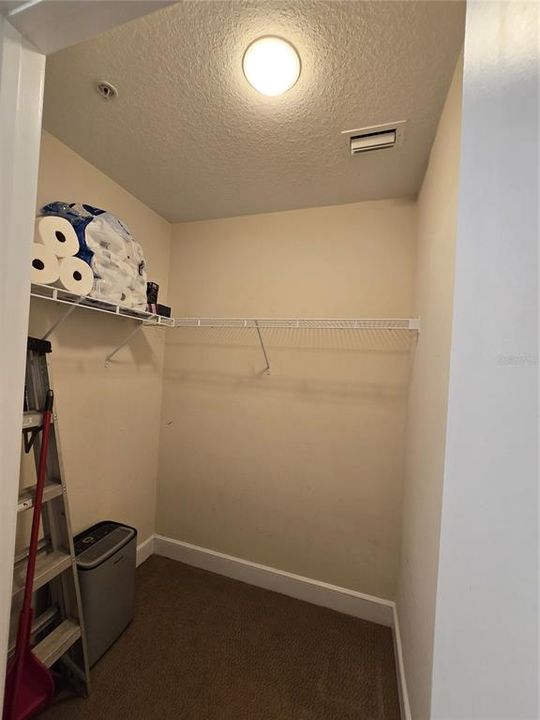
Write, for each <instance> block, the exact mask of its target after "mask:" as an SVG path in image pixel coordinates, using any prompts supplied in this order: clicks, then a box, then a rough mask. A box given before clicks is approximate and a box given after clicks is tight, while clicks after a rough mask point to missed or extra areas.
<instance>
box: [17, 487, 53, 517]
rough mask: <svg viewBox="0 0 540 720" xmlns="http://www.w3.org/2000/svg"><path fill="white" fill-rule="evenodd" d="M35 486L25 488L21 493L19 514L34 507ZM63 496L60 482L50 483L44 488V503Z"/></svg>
mask: <svg viewBox="0 0 540 720" xmlns="http://www.w3.org/2000/svg"><path fill="white" fill-rule="evenodd" d="M35 491H36V488H35V486H32V487H29V488H25V489H24V490H23V491H22V492H20V493H19V502H18V503H17V512H24V511H25V510H29V509H30V508H32V507H34V495H35ZM61 494H62V485H61V484H60V483H59V482H49V483H47V484H46V485H45V487H44V488H43V502H44V503H46V502H49V501H50V500H53V499H54V498H55V497H59V496H60V495H61Z"/></svg>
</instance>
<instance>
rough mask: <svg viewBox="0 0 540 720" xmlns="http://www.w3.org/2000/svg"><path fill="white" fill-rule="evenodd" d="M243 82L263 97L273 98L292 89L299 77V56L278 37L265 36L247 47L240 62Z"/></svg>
mask: <svg viewBox="0 0 540 720" xmlns="http://www.w3.org/2000/svg"><path fill="white" fill-rule="evenodd" d="M242 67H243V69H244V75H245V76H246V80H247V81H248V82H249V84H250V85H252V86H253V87H254V88H255V90H258V91H259V92H260V93H262V94H263V95H269V96H273V97H275V96H276V95H282V94H283V93H284V92H286V91H287V90H289V89H290V88H292V86H293V85H294V84H295V82H296V81H297V80H298V78H299V77H300V69H301V65H300V56H299V55H298V53H297V52H296V49H295V48H294V47H293V46H292V45H291V44H290V43H289V42H287V41H286V40H283V38H280V37H274V36H266V37H261V38H259V39H258V40H255V41H254V42H252V43H251V45H249V47H248V49H247V50H246V52H245V53H244V59H243V61H242Z"/></svg>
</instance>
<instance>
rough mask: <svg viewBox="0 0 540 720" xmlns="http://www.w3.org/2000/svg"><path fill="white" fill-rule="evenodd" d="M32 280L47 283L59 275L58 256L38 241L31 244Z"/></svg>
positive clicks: (56, 278)
mask: <svg viewBox="0 0 540 720" xmlns="http://www.w3.org/2000/svg"><path fill="white" fill-rule="evenodd" d="M31 277H32V282H33V283H41V284H42V285H48V284H50V283H55V282H56V281H57V280H58V278H59V277H60V265H59V263H58V258H57V257H56V255H54V254H53V253H52V252H51V251H50V250H49V248H48V247H45V245H41V244H40V243H33V245H32V273H31Z"/></svg>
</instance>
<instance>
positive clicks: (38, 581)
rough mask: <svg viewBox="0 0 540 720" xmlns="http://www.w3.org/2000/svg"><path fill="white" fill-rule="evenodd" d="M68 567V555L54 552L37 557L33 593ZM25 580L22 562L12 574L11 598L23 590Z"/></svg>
mask: <svg viewBox="0 0 540 720" xmlns="http://www.w3.org/2000/svg"><path fill="white" fill-rule="evenodd" d="M69 567H71V556H70V555H69V553H65V552H60V551H59V550H55V551H54V552H50V553H44V554H42V555H38V557H37V562H36V574H35V576H34V592H35V591H36V590H38V589H39V588H40V587H43V585H45V584H46V583H48V582H50V581H51V580H52V579H53V578H55V577H56V576H57V575H60V573H63V572H64V570H67V569H68V568H69ZM25 579H26V562H22V563H20V564H19V565H16V566H15V571H14V573H13V591H12V594H13V597H15V596H16V595H18V594H19V593H21V592H22V591H23V590H24V581H25Z"/></svg>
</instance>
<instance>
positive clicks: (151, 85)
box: [44, 0, 464, 222]
mask: <svg viewBox="0 0 540 720" xmlns="http://www.w3.org/2000/svg"><path fill="white" fill-rule="evenodd" d="M463 24H464V4H463V3H461V2H413V1H409V2H359V1H358V2H354V1H346V2H338V1H336V0H334V1H331V2H323V1H319V0H316V1H311V0H294V1H292V2H291V1H290V0H289V1H288V2H267V1H266V0H264V1H260V2H228V1H219V2H212V1H208V0H207V1H206V2H181V3H178V4H177V5H173V6H171V7H169V8H167V9H165V10H162V11H158V12H155V13H153V14H151V15H148V16H146V17H144V18H140V19H138V20H135V21H133V22H130V23H127V24H126V25H123V26H121V27H118V28H116V29H114V30H112V31H109V32H107V33H105V34H103V35H100V36H98V37H96V38H93V39H91V40H88V41H86V42H84V43H81V44H80V45H76V46H74V47H72V48H69V49H67V50H63V51H61V52H59V53H56V54H54V55H52V56H50V57H49V58H48V60H47V72H46V83H45V107H44V126H45V128H46V129H47V130H49V131H50V132H51V133H53V134H54V135H56V137H58V138H59V139H60V140H62V141H63V142H65V143H66V144H67V145H69V146H70V147H72V148H73V149H74V150H75V151H76V152H78V153H79V154H80V155H82V156H83V157H84V158H86V159H87V160H89V161H90V162H91V163H93V164H94V165H96V166H97V167H98V168H100V169H101V170H102V171H103V172H105V173H106V174H107V175H109V176H110V177H111V178H113V179H114V180H116V181H117V182H118V183H120V184H121V185H123V186H124V187H125V188H126V189H128V190H129V191H130V192H132V193H133V194H134V195H135V196H136V197H138V198H140V199H141V200H142V201H143V202H145V203H146V204H147V205H149V206H150V207H152V208H153V209H154V210H156V211H157V212H158V213H159V214H160V215H162V216H163V217H165V218H166V219H168V220H169V221H171V222H179V221H186V220H197V219H203V218H205V219H206V218H215V217H229V216H235V215H244V214H250V213H259V212H272V211H277V210H287V209H293V208H300V207H313V206H318V205H330V204H338V203H347V202H356V201H359V200H369V199H380V198H388V197H400V196H408V195H415V194H416V193H417V192H418V190H419V187H420V184H421V181H422V177H423V174H424V170H425V167H426V163H427V159H428V156H429V151H430V148H431V144H432V141H433V137H434V135H435V130H436V127H437V122H438V119H439V115H440V112H441V109H442V105H443V102H444V99H445V96H446V92H447V89H448V86H449V84H450V80H451V77H452V74H453V70H454V67H455V64H456V61H457V58H458V55H459V51H460V48H461V45H462V42H463ZM267 34H276V35H281V36H283V37H286V38H287V39H289V40H290V41H291V42H292V43H293V44H294V45H295V46H296V47H297V49H298V51H299V53H300V55H301V58H302V75H301V77H300V80H299V81H298V83H297V84H296V85H295V86H294V87H293V88H292V89H291V90H290V91H289V92H287V93H286V94H285V95H282V96H281V97H277V98H267V97H264V96H262V95H260V94H258V93H257V92H256V91H255V90H253V89H252V88H251V87H250V86H249V85H248V84H247V82H246V80H245V78H244V77H243V74H242V70H241V61H242V55H243V52H244V50H245V48H246V46H247V45H248V44H249V43H250V42H251V41H252V40H254V39H255V38H257V37H259V36H260V35H267ZM100 79H105V80H108V81H109V82H111V83H113V84H114V85H115V86H116V87H117V88H118V91H119V97H118V98H117V99H116V100H114V101H110V102H106V101H104V100H102V99H101V98H100V97H99V96H98V94H97V93H96V92H95V90H94V84H95V82H96V80H100ZM395 120H407V121H408V122H407V127H406V134H405V140H404V143H403V145H402V146H401V147H399V148H395V149H392V150H381V151H378V152H373V153H367V154H364V155H361V156H357V157H355V158H350V157H349V156H348V150H347V141H346V139H345V138H344V136H342V135H340V133H341V131H342V130H349V129H352V128H359V127H364V126H369V125H375V124H379V123H386V122H390V121H395ZM62 199H64V198H62ZM66 199H68V200H69V199H70V198H66ZM75 199H76V200H81V199H83V200H84V198H75Z"/></svg>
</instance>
